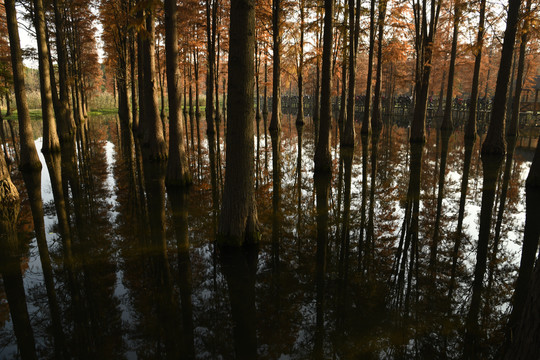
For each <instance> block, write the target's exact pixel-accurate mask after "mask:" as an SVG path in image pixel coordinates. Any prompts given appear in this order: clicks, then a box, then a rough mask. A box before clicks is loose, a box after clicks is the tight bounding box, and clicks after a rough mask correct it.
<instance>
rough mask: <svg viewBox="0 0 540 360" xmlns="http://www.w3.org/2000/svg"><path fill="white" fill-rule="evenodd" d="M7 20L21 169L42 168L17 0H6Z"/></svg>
mask: <svg viewBox="0 0 540 360" xmlns="http://www.w3.org/2000/svg"><path fill="white" fill-rule="evenodd" d="M4 5H5V8H6V20H7V27H8V32H9V44H10V46H9V48H10V52H11V65H12V70H13V86H14V88H15V101H16V102H17V118H18V120H19V138H20V142H21V151H20V158H19V169H20V170H21V171H31V170H38V169H41V162H40V161H39V157H38V154H37V151H36V145H35V143H34V135H33V133H32V124H31V123H30V112H29V111H28V103H27V100H26V86H25V83H24V67H23V62H22V51H21V45H20V40H19V28H18V24H17V13H16V10H15V1H14V0H6V1H5V2H4Z"/></svg>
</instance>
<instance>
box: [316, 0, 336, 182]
mask: <svg viewBox="0 0 540 360" xmlns="http://www.w3.org/2000/svg"><path fill="white" fill-rule="evenodd" d="M333 21H334V1H333V0H325V1H324V35H323V58H322V72H321V75H322V80H321V114H320V122H321V124H320V131H319V138H318V139H317V140H318V141H317V146H316V148H315V173H330V172H332V159H331V157H330V123H331V120H332V114H331V111H332V101H331V96H332V93H331V84H332V42H333V39H332V28H333Z"/></svg>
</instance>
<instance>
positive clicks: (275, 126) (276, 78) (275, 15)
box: [269, 0, 282, 133]
mask: <svg viewBox="0 0 540 360" xmlns="http://www.w3.org/2000/svg"><path fill="white" fill-rule="evenodd" d="M281 6H282V5H281V0H272V38H273V41H274V47H273V50H274V55H273V61H274V67H273V70H272V77H273V79H272V118H271V119H270V128H269V130H270V133H272V132H280V131H281V11H282V10H281Z"/></svg>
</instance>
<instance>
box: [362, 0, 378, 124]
mask: <svg viewBox="0 0 540 360" xmlns="http://www.w3.org/2000/svg"><path fill="white" fill-rule="evenodd" d="M370 4H371V5H370V12H369V54H368V73H367V85H366V98H365V99H364V118H363V120H362V130H361V132H362V134H368V133H369V132H370V125H371V89H372V85H371V83H372V76H373V53H374V50H375V0H371V2H370Z"/></svg>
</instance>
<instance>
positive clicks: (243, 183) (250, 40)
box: [218, 0, 258, 246]
mask: <svg viewBox="0 0 540 360" xmlns="http://www.w3.org/2000/svg"><path fill="white" fill-rule="evenodd" d="M230 14H231V17H230V24H231V25H230V37H229V81H228V82H229V86H228V94H229V96H228V106H227V108H228V110H227V111H228V114H227V119H228V121H227V135H226V140H227V155H226V157H227V158H226V168H225V188H224V192H223V202H222V210H221V218H220V222H219V232H218V233H219V235H220V237H219V241H220V242H221V243H222V244H226V245H231V246H241V245H243V244H244V243H246V242H254V241H256V240H257V238H258V224H257V222H258V220H257V207H256V202H255V192H254V183H255V177H254V175H255V171H254V165H253V164H254V161H253V160H254V158H253V151H254V144H253V135H254V134H253V132H254V129H253V81H254V52H255V51H254V48H255V1H254V0H232V1H231V13H230Z"/></svg>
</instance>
